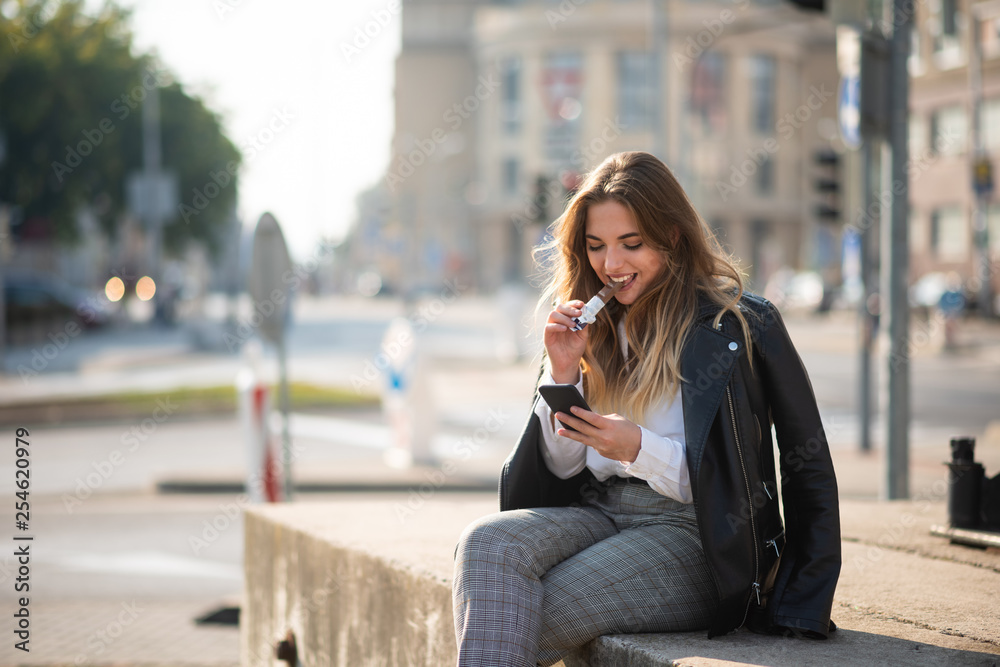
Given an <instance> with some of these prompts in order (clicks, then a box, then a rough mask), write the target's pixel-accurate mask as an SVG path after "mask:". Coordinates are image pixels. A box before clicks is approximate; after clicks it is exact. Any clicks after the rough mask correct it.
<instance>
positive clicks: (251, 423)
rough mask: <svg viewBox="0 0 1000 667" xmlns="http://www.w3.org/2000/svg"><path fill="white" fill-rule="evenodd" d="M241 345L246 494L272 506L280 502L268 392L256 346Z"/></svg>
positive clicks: (239, 389)
mask: <svg viewBox="0 0 1000 667" xmlns="http://www.w3.org/2000/svg"><path fill="white" fill-rule="evenodd" d="M253 343H254V341H249V342H248V343H247V344H246V345H244V347H243V350H244V362H245V364H246V365H245V366H244V367H243V368H241V369H240V371H239V372H238V373H237V374H236V393H237V396H238V399H239V413H240V422H241V423H242V424H243V434H244V438H245V439H246V442H247V482H246V488H247V494H248V495H249V496H250V499H251V500H252V501H253V502H257V503H259V502H265V501H266V502H269V503H274V502H278V501H280V500H281V484H280V475H279V474H278V473H279V471H278V459H277V457H276V455H275V451H274V449H275V448H274V438H273V437H272V435H271V428H270V424H269V421H268V415H270V413H271V396H270V394H271V392H270V388H269V387H268V386H267V385H266V384H264V382H263V380H262V379H261V373H260V355H261V349H260V345H259V344H256V345H255V344H253Z"/></svg>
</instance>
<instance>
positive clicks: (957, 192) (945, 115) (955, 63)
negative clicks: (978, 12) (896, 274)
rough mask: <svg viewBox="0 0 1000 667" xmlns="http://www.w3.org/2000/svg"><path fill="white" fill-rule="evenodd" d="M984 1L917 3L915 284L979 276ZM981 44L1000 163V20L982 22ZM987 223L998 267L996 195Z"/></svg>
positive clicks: (991, 139)
mask: <svg viewBox="0 0 1000 667" xmlns="http://www.w3.org/2000/svg"><path fill="white" fill-rule="evenodd" d="M984 4H989V3H987V2H958V1H955V0H953V1H950V2H945V1H942V2H934V3H917V4H916V5H915V7H916V12H917V13H916V17H915V19H916V20H915V27H914V35H913V53H912V55H911V58H910V75H911V83H910V86H911V88H910V171H909V173H910V247H911V251H912V253H911V262H910V263H911V277H912V278H913V279H917V278H919V277H920V276H922V275H924V274H927V273H929V272H934V271H957V272H958V273H959V274H960V275H961V276H962V277H963V278H965V279H968V278H971V277H972V276H974V275H976V273H977V270H976V263H975V256H976V247H975V234H974V231H973V225H972V224H971V222H970V221H971V220H972V213H973V206H974V201H975V195H974V193H973V189H972V160H973V158H974V154H975V150H974V149H975V147H974V146H973V145H972V122H971V118H972V113H971V111H972V108H971V105H972V97H971V94H970V80H969V59H970V56H971V55H972V39H971V37H972V36H971V34H970V26H971V20H970V13H971V6H972V5H984ZM993 4H994V5H995V4H996V3H993ZM980 43H981V45H982V74H983V105H982V107H981V116H980V128H981V131H982V138H983V143H984V148H985V150H986V153H987V155H988V156H989V157H990V159H991V160H992V162H993V164H994V165H996V164H997V163H998V161H1000V20H998V19H996V18H994V19H992V20H986V21H983V22H982V23H981V30H980ZM987 220H988V230H989V246H990V252H991V255H992V260H993V262H997V261H1000V198H998V196H997V194H996V193H995V191H994V194H993V196H992V197H991V200H990V203H989V205H988V215H987ZM994 266H995V264H994ZM994 273H996V272H994ZM994 284H997V279H996V276H995V275H994Z"/></svg>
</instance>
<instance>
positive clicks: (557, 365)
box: [542, 300, 589, 384]
mask: <svg viewBox="0 0 1000 667" xmlns="http://www.w3.org/2000/svg"><path fill="white" fill-rule="evenodd" d="M583 306H584V303H583V301H579V300H576V301H567V302H566V303H561V304H558V305H557V306H556V307H555V310H553V311H552V312H550V313H549V318H548V320H547V321H546V322H545V334H544V336H543V338H542V341H543V342H544V343H545V352H546V353H547V354H548V357H549V365H550V366H551V367H552V379H553V380H555V381H556V382H557V383H559V384H576V383H577V382H579V380H580V360H581V359H582V358H583V353H584V351H585V350H586V349H587V336H588V334H589V332H588V331H587V329H586V328H584V329H583V331H572V328H573V326H575V323H574V322H573V318H574V317H579V316H580V314H581V313H582V312H583V310H582V309H583Z"/></svg>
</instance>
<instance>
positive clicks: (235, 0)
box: [212, 0, 245, 21]
mask: <svg viewBox="0 0 1000 667" xmlns="http://www.w3.org/2000/svg"><path fill="white" fill-rule="evenodd" d="M244 2H245V0H212V9H214V10H215V15H216V16H218V17H219V20H220V21H223V20H225V18H226V14H231V13H233V12H235V11H236V9H237V8H238V7H242V6H243V4H244Z"/></svg>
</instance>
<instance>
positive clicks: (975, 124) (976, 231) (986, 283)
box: [969, 7, 993, 317]
mask: <svg viewBox="0 0 1000 667" xmlns="http://www.w3.org/2000/svg"><path fill="white" fill-rule="evenodd" d="M977 9H978V8H977V7H973V8H972V11H971V12H969V13H970V19H969V20H970V28H969V39H970V44H969V93H970V97H971V98H972V99H971V105H972V114H971V116H972V160H971V165H970V166H973V167H974V165H975V164H976V163H977V162H978V161H979V160H980V159H982V158H984V157H986V147H985V146H984V145H983V133H982V127H981V124H982V106H983V45H982V40H981V39H980V36H979V30H980V27H979V26H980V21H979V19H980V17H979V12H978V11H976V10H977ZM970 171H971V169H970ZM987 206H989V194H987V193H985V192H979V191H977V192H976V196H975V197H974V198H973V214H972V232H973V236H972V237H973V239H975V246H976V255H977V257H976V259H977V260H978V261H977V262H976V263H977V264H978V269H979V270H978V276H977V277H978V281H977V282H978V283H979V290H978V306H979V314H980V316H981V317H990V316H992V315H993V295H992V291H993V290H992V285H991V283H990V239H989V233H990V232H989V225H988V224H987V222H986V207H987Z"/></svg>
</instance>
